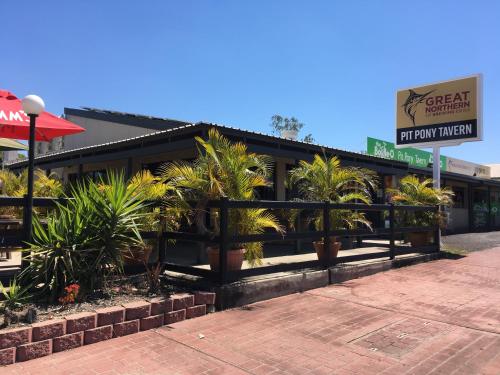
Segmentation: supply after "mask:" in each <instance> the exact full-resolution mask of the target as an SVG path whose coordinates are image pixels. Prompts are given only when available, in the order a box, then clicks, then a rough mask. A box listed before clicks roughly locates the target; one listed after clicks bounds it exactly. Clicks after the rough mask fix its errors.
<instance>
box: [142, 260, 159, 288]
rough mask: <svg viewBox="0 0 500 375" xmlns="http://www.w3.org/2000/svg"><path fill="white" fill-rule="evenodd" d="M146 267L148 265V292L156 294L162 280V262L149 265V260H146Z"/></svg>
mask: <svg viewBox="0 0 500 375" xmlns="http://www.w3.org/2000/svg"><path fill="white" fill-rule="evenodd" d="M144 267H146V281H147V283H148V293H149V294H156V293H158V292H159V291H160V286H161V280H160V275H161V272H162V266H161V263H160V262H157V263H155V264H153V265H149V264H148V262H144Z"/></svg>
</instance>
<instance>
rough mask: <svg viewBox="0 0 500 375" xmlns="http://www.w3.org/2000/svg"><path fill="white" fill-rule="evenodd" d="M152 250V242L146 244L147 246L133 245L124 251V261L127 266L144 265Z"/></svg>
mask: <svg viewBox="0 0 500 375" xmlns="http://www.w3.org/2000/svg"><path fill="white" fill-rule="evenodd" d="M152 251H153V245H152V244H146V245H145V246H132V247H130V248H129V249H128V250H126V251H124V252H123V263H124V265H125V266H139V265H143V264H144V263H146V262H147V261H148V260H149V256H150V255H151V252H152Z"/></svg>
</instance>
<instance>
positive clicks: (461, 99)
mask: <svg viewBox="0 0 500 375" xmlns="http://www.w3.org/2000/svg"><path fill="white" fill-rule="evenodd" d="M481 94H482V82H481V76H480V75H475V76H471V77H466V78H461V79H456V80H453V81H444V82H439V83H435V84H430V85H426V86H420V87H413V88H410V89H404V90H399V91H398V92H397V95H396V145H397V146H401V145H405V146H419V147H433V146H451V145H457V144H460V143H462V142H467V141H479V140H482V137H483V134H482V118H481V117H482V102H481Z"/></svg>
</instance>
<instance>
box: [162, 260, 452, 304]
mask: <svg viewBox="0 0 500 375" xmlns="http://www.w3.org/2000/svg"><path fill="white" fill-rule="evenodd" d="M441 256H442V254H441V253H432V254H412V255H407V256H404V257H398V258H396V259H393V260H390V259H387V260H378V261H374V262H373V261H372V262H370V263H362V262H360V263H356V264H337V265H336V266H334V267H331V268H329V269H328V270H326V269H325V270H317V269H308V270H301V271H290V272H280V273H276V274H272V275H264V276H261V277H251V278H248V279H245V280H241V281H237V282H233V283H229V284H225V285H214V284H213V283H210V282H208V281H207V280H205V279H201V278H197V277H192V276H187V275H180V274H172V275H169V276H167V278H168V280H169V281H168V282H172V283H173V284H177V285H181V286H183V287H186V288H196V289H198V290H209V291H211V292H214V293H216V304H215V306H216V307H217V310H225V309H229V308H233V307H239V306H244V305H248V304H251V303H254V302H259V301H264V300H268V299H271V298H276V297H281V296H284V295H288V294H292V293H301V292H304V291H307V290H310V289H315V288H321V287H325V286H327V285H329V284H336V283H342V282H345V281H347V280H352V279H356V278H359V277H364V276H369V275H373V274H375V273H378V272H384V271H388V270H390V269H391V268H398V267H405V266H409V265H412V264H416V263H421V262H428V261H432V260H436V259H439V258H441Z"/></svg>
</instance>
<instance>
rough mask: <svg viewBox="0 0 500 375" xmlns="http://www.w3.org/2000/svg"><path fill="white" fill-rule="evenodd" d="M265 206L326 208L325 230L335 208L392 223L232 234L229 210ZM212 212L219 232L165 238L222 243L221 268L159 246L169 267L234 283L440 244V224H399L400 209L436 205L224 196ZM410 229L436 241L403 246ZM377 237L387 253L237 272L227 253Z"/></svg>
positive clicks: (214, 203) (213, 204)
mask: <svg viewBox="0 0 500 375" xmlns="http://www.w3.org/2000/svg"><path fill="white" fill-rule="evenodd" d="M250 208H263V209H267V210H273V209H285V210H286V209H289V210H291V209H296V210H322V211H323V213H322V215H323V222H324V225H323V227H324V228H329V221H330V211H332V210H356V211H361V212H365V211H375V212H387V213H388V216H387V217H388V220H389V227H388V228H374V229H372V230H370V229H352V230H326V229H324V230H307V231H292V232H286V233H283V234H282V233H277V232H268V233H263V234H236V235H235V234H231V233H228V228H229V225H228V224H229V223H228V220H229V210H231V209H250ZM206 209H207V211H208V210H210V209H218V210H219V228H220V231H219V233H218V234H216V235H214V234H213V233H207V234H196V233H192V232H180V231H177V232H164V233H163V234H162V236H164V237H165V239H176V240H183V241H191V242H201V243H204V244H205V245H206V244H210V245H216V246H217V245H218V247H219V269H218V271H213V270H210V269H208V268H206V266H205V268H202V267H200V266H199V265H182V264H178V263H175V262H167V261H166V260H165V251H162V249H160V260H161V261H162V262H163V263H164V264H165V267H166V269H167V270H170V271H174V272H180V273H184V274H188V275H194V276H201V277H206V278H209V279H212V280H216V281H219V282H220V283H225V282H227V281H234V280H238V279H242V278H245V277H249V276H255V275H262V274H269V273H274V272H283V271H292V270H298V269H306V268H328V267H331V266H334V265H336V264H339V263H348V262H355V261H362V260H369V259H377V258H388V259H394V258H395V257H396V256H398V255H404V254H411V253H428V252H437V251H439V250H440V248H439V246H440V245H439V227H438V225H430V226H412V227H403V226H400V225H398V216H399V217H401V215H397V213H401V212H415V211H427V212H432V213H437V212H438V210H439V207H437V206H395V205H393V204H372V205H367V204H334V203H330V202H297V201H239V200H228V199H226V198H222V199H221V200H217V201H210V202H208V203H207V205H206ZM410 232H432V236H433V238H434V241H433V243H432V244H430V245H427V246H419V247H414V246H408V245H405V246H402V245H397V244H396V240H397V238H398V237H401V235H402V234H404V233H410ZM338 236H339V237H340V236H342V237H357V238H360V237H361V238H362V237H370V238H373V237H376V238H379V239H384V240H388V241H387V243H377V244H376V246H377V247H381V248H387V249H388V250H387V251H380V250H379V251H377V252H373V253H362V254H353V255H345V256H338V257H336V258H334V259H329V254H330V252H329V251H326V255H327V260H326V262H324V263H320V262H319V260H305V261H294V262H291V263H282V264H274V265H267V266H259V267H252V268H247V269H241V270H236V271H231V270H228V268H227V256H228V251H230V249H231V245H232V244H236V243H237V244H242V243H251V242H265V243H271V242H283V241H289V240H293V241H301V240H302V241H303V240H309V241H314V240H321V239H323V241H324V248H325V249H329V245H330V242H331V238H332V237H338Z"/></svg>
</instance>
